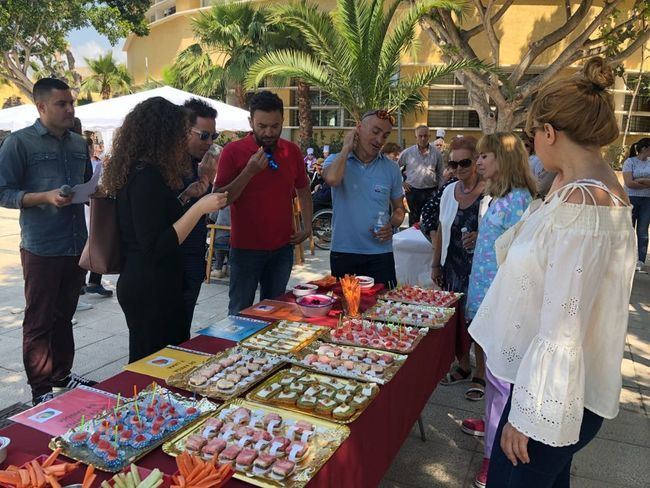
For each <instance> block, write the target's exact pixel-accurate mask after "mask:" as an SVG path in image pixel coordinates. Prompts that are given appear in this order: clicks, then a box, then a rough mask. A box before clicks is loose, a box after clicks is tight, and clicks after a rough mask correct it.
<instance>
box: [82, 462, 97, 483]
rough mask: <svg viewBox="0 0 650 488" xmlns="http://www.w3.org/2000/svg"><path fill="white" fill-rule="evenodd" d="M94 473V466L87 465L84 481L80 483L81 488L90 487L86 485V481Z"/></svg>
mask: <svg viewBox="0 0 650 488" xmlns="http://www.w3.org/2000/svg"><path fill="white" fill-rule="evenodd" d="M94 472H95V466H93V465H92V464H89V465H88V467H87V468H86V474H85V475H84V480H83V481H82V483H81V486H82V487H83V488H86V487H87V486H90V485H89V484H87V481H88V479H89V478H90V477H91V476H92V475H93V473H94Z"/></svg>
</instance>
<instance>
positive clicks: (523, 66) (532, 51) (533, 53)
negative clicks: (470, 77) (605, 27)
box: [508, 0, 593, 86]
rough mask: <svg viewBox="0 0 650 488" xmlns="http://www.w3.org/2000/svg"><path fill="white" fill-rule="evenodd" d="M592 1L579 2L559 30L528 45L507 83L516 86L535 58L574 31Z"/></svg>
mask: <svg viewBox="0 0 650 488" xmlns="http://www.w3.org/2000/svg"><path fill="white" fill-rule="evenodd" d="M592 4H593V0H584V1H582V2H580V7H578V10H576V11H575V13H574V14H573V15H572V16H571V17H570V18H569V19H568V20H567V21H566V22H565V23H564V24H562V25H561V26H560V27H559V28H557V29H556V30H554V31H553V32H551V33H549V34H547V35H546V36H544V37H542V38H541V39H539V40H538V41H534V42H532V43H531V44H530V47H529V49H528V52H527V53H526V54H525V55H524V56H523V58H521V61H520V62H519V64H518V65H517V67H516V68H515V69H514V70H513V71H512V73H511V74H510V76H509V77H508V81H509V82H510V84H511V85H512V86H517V84H518V83H519V81H520V80H521V77H522V76H523V75H524V73H526V70H527V69H528V68H529V67H530V65H531V64H533V62H534V61H535V59H537V57H538V56H539V55H540V54H542V53H543V52H544V51H546V50H547V49H548V48H550V47H551V46H553V45H554V44H557V43H558V42H560V41H561V40H563V39H566V37H567V36H568V35H569V34H570V33H571V32H573V31H574V30H575V28H576V27H577V26H578V25H579V24H580V22H581V21H582V20H583V19H584V17H585V15H586V14H587V12H589V9H590V8H591V5H592Z"/></svg>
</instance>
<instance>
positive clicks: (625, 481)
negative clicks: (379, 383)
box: [0, 209, 650, 488]
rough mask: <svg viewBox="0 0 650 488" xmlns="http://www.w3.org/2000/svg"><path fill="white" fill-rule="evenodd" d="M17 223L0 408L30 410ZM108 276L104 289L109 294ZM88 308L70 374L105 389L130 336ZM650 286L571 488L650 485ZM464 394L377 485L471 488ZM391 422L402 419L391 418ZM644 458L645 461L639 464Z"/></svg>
mask: <svg viewBox="0 0 650 488" xmlns="http://www.w3.org/2000/svg"><path fill="white" fill-rule="evenodd" d="M18 234H19V228H18V214H17V212H15V211H10V210H6V209H0V409H2V408H4V407H7V406H9V405H11V404H14V403H16V402H19V401H28V400H29V398H30V394H29V389H28V388H27V386H26V383H25V374H24V370H23V366H22V359H21V322H22V313H21V310H22V308H23V306H24V298H23V290H22V273H21V268H20V256H19V254H18V242H19V235H18ZM328 261H329V260H328V255H327V253H325V252H322V251H321V252H317V253H316V255H315V256H309V255H308V256H307V262H306V263H305V265H303V266H296V267H295V268H294V271H293V274H292V278H291V280H292V281H291V282H292V283H295V282H299V281H304V280H306V279H312V278H315V277H317V276H320V275H321V274H323V273H324V272H325V271H326V270H327V269H328V267H329V265H328ZM115 280H116V277H115V276H109V277H106V279H105V283H106V284H107V286H108V287H110V288H113V287H114V285H115ZM83 299H84V301H87V302H88V303H92V304H93V305H94V308H93V309H92V310H88V311H85V312H79V313H78V314H77V320H78V324H77V325H76V326H75V341H76V346H77V353H76V357H75V371H76V372H78V373H81V374H84V375H88V376H90V377H92V378H94V379H97V380H103V379H105V378H107V377H109V376H112V375H114V374H116V373H118V372H120V371H121V369H122V366H123V365H124V364H125V362H126V355H127V340H128V339H127V329H126V324H125V321H124V317H123V315H122V312H121V310H120V307H119V305H118V303H117V300H116V299H115V298H108V299H103V298H92V297H87V296H86V297H84V298H83ZM227 299H228V288H227V286H226V284H225V282H213V283H212V284H210V285H204V286H203V288H202V291H201V296H200V298H199V303H198V306H197V310H196V314H195V316H194V323H193V327H192V329H193V330H196V329H198V328H200V327H202V326H204V325H205V324H207V323H210V322H212V321H214V320H216V319H219V318H221V317H224V316H225V315H226V306H227ZM649 312H650V277H649V275H648V274H640V275H637V277H636V279H635V284H634V291H633V295H632V300H631V304H630V324H629V330H628V335H627V344H626V351H625V360H624V362H623V367H622V373H623V385H624V386H623V391H622V393H621V413H620V414H619V416H618V417H617V418H616V419H615V420H612V421H607V422H605V424H604V427H603V428H602V429H601V431H600V432H599V435H598V436H597V438H596V439H595V440H594V441H593V442H592V443H591V444H590V445H589V446H588V447H587V448H586V449H584V450H583V451H582V452H581V453H580V454H579V455H578V456H576V459H575V461H574V463H573V474H574V475H575V476H574V480H573V485H572V486H574V487H577V488H586V487H589V488H603V487H647V486H650V481H649V480H650V463H649V462H648V460H650V421H649V418H648V414H649V413H650V319H649V317H650V313H649ZM463 391H464V386H463V385H456V386H452V387H447V388H444V387H440V388H438V389H437V390H436V392H435V393H434V394H433V395H432V396H431V398H430V399H429V402H428V404H427V406H426V408H425V410H424V412H423V419H424V423H425V427H426V430H427V435H428V438H429V440H428V441H427V442H426V443H423V442H422V441H421V440H420V438H419V435H418V433H417V430H416V429H414V430H413V432H412V433H411V436H410V437H409V438H408V439H407V440H406V442H405V443H404V445H403V446H402V449H401V451H400V453H399V455H398V456H397V458H396V459H395V461H394V463H393V465H392V466H391V469H390V470H389V471H388V473H387V474H386V478H385V479H384V482H383V483H382V487H383V488H419V487H422V488H425V487H426V488H430V487H466V486H470V483H471V481H472V479H473V476H474V474H475V472H476V470H477V469H478V467H479V465H480V463H481V460H482V457H483V444H482V442H481V441H479V440H476V439H475V438H473V437H470V436H467V435H465V434H463V433H462V432H461V431H460V429H459V428H458V425H459V423H460V421H461V420H462V419H463V418H465V417H466V416H468V415H476V414H480V413H481V410H482V408H483V405H482V402H479V403H474V402H469V401H466V400H465V399H464V398H463V395H462V394H463ZM393 414H395V415H398V414H399V412H393ZM644 459H645V461H644ZM363 488H365V487H363Z"/></svg>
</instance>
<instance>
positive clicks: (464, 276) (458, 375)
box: [426, 137, 485, 386]
mask: <svg viewBox="0 0 650 488" xmlns="http://www.w3.org/2000/svg"><path fill="white" fill-rule="evenodd" d="M477 157H478V153H477V152H476V139H475V138H473V137H457V138H455V139H454V140H453V141H452V143H451V148H450V157H449V161H448V163H447V165H448V167H449V168H450V169H452V170H453V171H454V174H455V175H456V177H457V180H456V181H453V182H452V183H450V184H448V185H447V186H445V188H444V189H443V190H442V195H441V196H440V200H439V201H440V204H439V210H438V212H437V213H436V216H437V218H438V221H439V222H437V225H436V226H435V227H436V228H437V230H434V231H431V241H432V242H433V244H434V245H433V249H434V250H433V264H432V270H431V279H432V280H433V281H434V283H436V284H438V285H439V286H440V287H441V288H442V289H444V290H451V291H455V292H459V293H463V298H462V305H463V308H464V305H465V297H466V296H467V286H468V285H469V275H470V272H471V270H472V257H473V255H474V254H473V253H474V243H475V241H476V230H477V229H478V215H479V206H480V203H481V199H482V198H483V190H484V189H485V183H484V182H483V181H481V180H480V178H479V176H478V173H477V172H476V158H477ZM426 218H427V219H428V218H429V217H428V215H426ZM459 333H460V335H461V337H460V338H459V339H460V340H459V341H458V343H459V344H462V345H463V346H464V347H462V348H461V350H460V351H456V353H457V359H458V365H457V366H455V367H454V368H453V369H452V370H451V372H449V373H448V374H447V376H446V377H445V378H444V379H443V380H442V381H441V384H442V385H453V384H455V383H460V382H462V381H469V380H470V378H471V377H472V367H471V366H470V363H469V345H470V339H469V335H468V334H467V333H466V329H463V330H460V331H459ZM481 357H482V355H481V353H480V352H477V358H478V359H479V360H477V369H476V374H475V375H474V378H472V381H473V382H474V383H477V385H476V386H481V383H482V381H483V361H481V360H480V358H481Z"/></svg>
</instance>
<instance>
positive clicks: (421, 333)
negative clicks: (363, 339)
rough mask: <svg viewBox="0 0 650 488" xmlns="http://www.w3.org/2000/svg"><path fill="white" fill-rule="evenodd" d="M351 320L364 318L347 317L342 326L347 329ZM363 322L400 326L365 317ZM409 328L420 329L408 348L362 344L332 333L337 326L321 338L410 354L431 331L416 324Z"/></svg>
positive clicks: (384, 325)
mask: <svg viewBox="0 0 650 488" xmlns="http://www.w3.org/2000/svg"><path fill="white" fill-rule="evenodd" d="M350 320H362V319H350V318H345V319H343V325H342V328H343V329H345V328H346V327H347V325H345V323H346V322H347V321H350ZM363 323H364V324H366V325H371V324H373V323H375V324H376V325H377V326H381V327H389V328H392V327H398V326H396V325H395V324H394V323H390V322H389V323H384V322H381V321H372V320H365V319H363ZM408 327H409V328H415V329H416V330H417V331H418V335H417V336H416V337H415V340H414V341H413V342H412V343H411V345H410V346H409V347H408V348H407V349H397V348H391V347H386V346H385V345H383V344H382V345H375V344H361V343H359V342H355V341H349V340H347V339H345V338H344V337H334V335H333V334H332V333H333V332H334V331H335V330H336V329H338V327H337V328H334V329H331V330H330V331H329V333H328V334H325V335H324V336H323V337H321V340H323V341H326V342H330V343H332V344H342V345H345V346H356V347H366V348H368V349H376V350H377V351H388V352H394V353H397V354H409V353H412V352H413V351H414V350H415V348H416V347H417V345H418V344H419V343H420V341H421V340H422V338H423V337H424V336H425V335H427V332H429V329H428V328H426V327H415V326H408Z"/></svg>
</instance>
